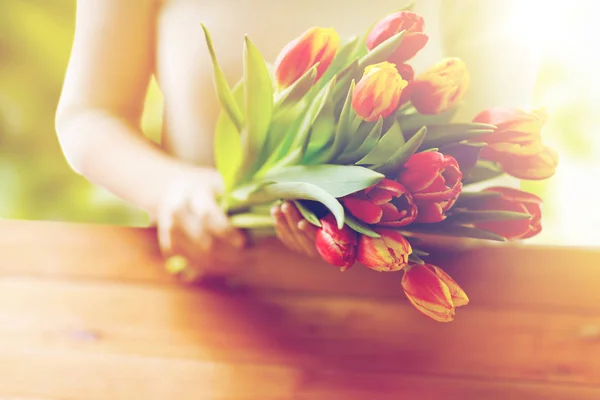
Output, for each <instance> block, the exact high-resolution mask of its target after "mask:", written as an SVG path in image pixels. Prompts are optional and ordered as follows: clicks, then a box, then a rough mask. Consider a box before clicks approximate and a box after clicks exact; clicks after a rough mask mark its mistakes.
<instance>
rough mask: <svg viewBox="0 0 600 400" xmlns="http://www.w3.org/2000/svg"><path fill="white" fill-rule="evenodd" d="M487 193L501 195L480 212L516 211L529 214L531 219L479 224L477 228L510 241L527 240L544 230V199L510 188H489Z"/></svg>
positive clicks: (492, 199)
mask: <svg viewBox="0 0 600 400" xmlns="http://www.w3.org/2000/svg"><path fill="white" fill-rule="evenodd" d="M484 191H486V192H496V193H500V194H501V196H498V197H491V198H489V199H487V200H486V202H485V204H483V205H481V206H478V207H476V209H478V210H498V211H514V212H520V213H525V214H529V215H530V216H531V218H530V219H520V220H507V221H489V222H479V223H477V224H476V225H475V226H476V227H477V228H480V229H486V230H488V231H491V232H494V233H496V234H497V235H500V236H502V237H505V238H506V239H508V240H517V239H526V238H530V237H532V236H534V235H537V234H538V233H540V231H541V230H542V208H541V206H542V199H540V198H539V197H537V196H535V195H533V194H531V193H527V192H524V191H522V190H518V189H513V188H508V187H492V188H487V189H485V190H484Z"/></svg>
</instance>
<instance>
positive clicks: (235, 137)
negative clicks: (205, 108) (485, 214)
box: [215, 81, 244, 191]
mask: <svg viewBox="0 0 600 400" xmlns="http://www.w3.org/2000/svg"><path fill="white" fill-rule="evenodd" d="M233 98H234V101H235V103H236V104H238V105H241V104H243V103H244V84H243V82H241V81H240V82H238V84H237V85H236V86H234V88H233ZM242 155H243V150H242V142H241V140H240V134H239V132H238V130H237V127H236V126H235V124H234V123H233V121H232V120H231V118H230V117H229V114H228V113H226V112H225V111H222V112H221V113H220V114H219V118H218V119H217V124H216V129H215V165H216V167H217V170H218V171H219V172H220V173H221V176H222V177H223V182H224V183H225V190H226V191H229V190H230V189H231V188H233V187H234V186H235V177H236V173H237V170H238V168H239V166H240V164H241V162H242Z"/></svg>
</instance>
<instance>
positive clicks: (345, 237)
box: [315, 214, 358, 271]
mask: <svg viewBox="0 0 600 400" xmlns="http://www.w3.org/2000/svg"><path fill="white" fill-rule="evenodd" d="M357 243H358V235H357V233H356V232H354V231H353V230H352V229H350V228H349V227H348V226H346V225H344V227H343V228H342V229H338V227H337V223H336V221H335V218H334V217H333V215H331V214H329V215H327V216H325V217H324V218H322V219H321V229H319V230H318V231H317V236H316V238H315V245H316V247H317V252H318V253H319V255H320V256H321V258H323V260H325V261H327V262H328V263H329V264H331V265H334V266H336V267H341V268H342V271H344V270H346V269H348V268H350V267H351V266H352V265H353V264H354V262H355V261H356V245H357Z"/></svg>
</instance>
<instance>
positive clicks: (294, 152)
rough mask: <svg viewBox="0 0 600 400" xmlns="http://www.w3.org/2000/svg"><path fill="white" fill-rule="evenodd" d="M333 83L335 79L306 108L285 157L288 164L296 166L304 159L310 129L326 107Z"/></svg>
mask: <svg viewBox="0 0 600 400" xmlns="http://www.w3.org/2000/svg"><path fill="white" fill-rule="evenodd" d="M335 82H336V80H335V78H334V79H332V80H331V82H330V83H329V85H327V86H325V87H324V88H323V89H321V90H320V91H319V93H318V94H317V96H316V98H315V99H314V101H313V102H312V103H311V104H310V105H309V106H308V109H307V110H306V113H305V114H304V117H303V119H302V122H301V123H300V126H299V128H298V131H297V132H296V133H295V137H294V141H293V143H292V148H291V152H290V154H289V155H288V156H286V161H287V162H288V163H291V164H296V163H298V162H299V161H300V160H302V158H303V157H304V154H305V153H306V150H307V148H308V144H309V142H310V138H311V133H312V129H311V128H312V127H313V125H314V123H315V121H316V120H317V117H319V114H321V111H322V110H323V109H324V108H325V106H326V105H327V103H328V101H329V98H330V96H331V92H332V90H333V87H334V86H335ZM332 130H333V128H332Z"/></svg>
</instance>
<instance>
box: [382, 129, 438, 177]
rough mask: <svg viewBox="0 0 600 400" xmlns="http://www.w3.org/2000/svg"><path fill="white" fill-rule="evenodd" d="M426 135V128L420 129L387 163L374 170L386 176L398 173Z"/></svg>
mask: <svg viewBox="0 0 600 400" xmlns="http://www.w3.org/2000/svg"><path fill="white" fill-rule="evenodd" d="M426 135H427V128H426V127H423V128H421V129H420V130H419V131H418V132H417V133H415V135H414V136H413V137H411V138H410V139H409V140H408V141H407V142H406V143H405V144H404V145H402V146H401V147H400V148H399V149H398V150H397V151H396V152H395V153H394V154H393V155H392V157H391V158H390V160H389V161H387V162H385V163H383V164H380V165H378V166H376V167H374V169H375V170H376V171H378V172H381V173H383V174H386V175H387V174H392V173H394V172H398V171H399V170H400V169H401V168H402V167H403V166H404V164H405V163H406V161H408V159H409V158H410V157H411V156H412V155H413V154H415V152H416V151H417V149H418V148H419V146H421V143H423V140H424V139H425V136H426Z"/></svg>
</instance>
